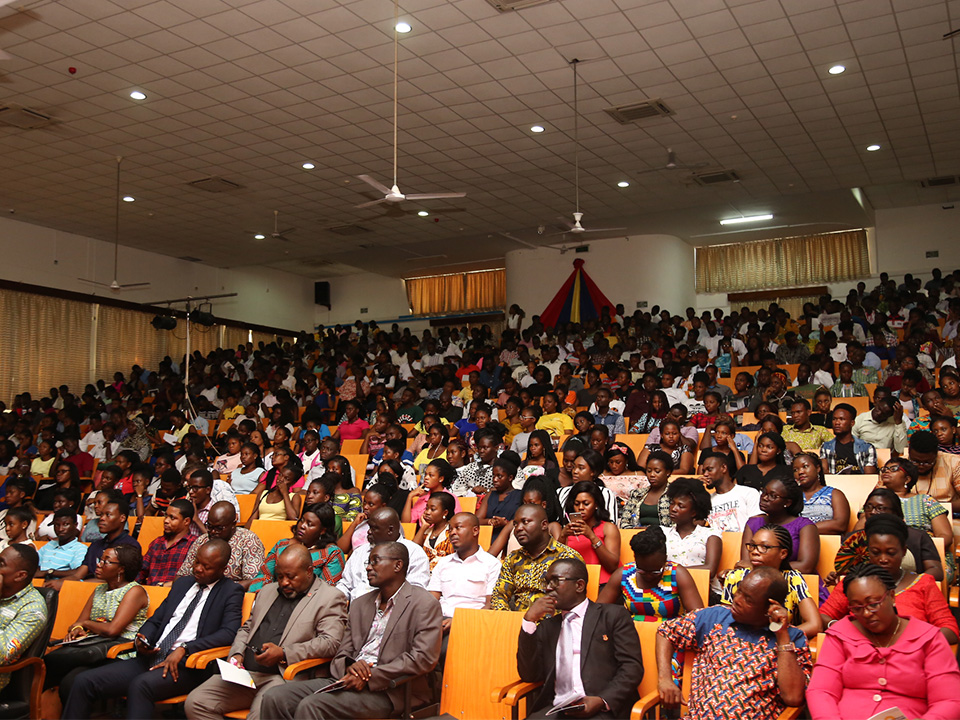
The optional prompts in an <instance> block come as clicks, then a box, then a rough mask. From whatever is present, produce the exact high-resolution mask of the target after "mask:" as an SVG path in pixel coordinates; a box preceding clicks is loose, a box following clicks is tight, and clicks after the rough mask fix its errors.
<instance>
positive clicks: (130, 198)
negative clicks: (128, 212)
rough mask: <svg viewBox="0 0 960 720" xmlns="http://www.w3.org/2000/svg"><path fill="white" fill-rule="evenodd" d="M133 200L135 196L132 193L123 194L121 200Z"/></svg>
mask: <svg viewBox="0 0 960 720" xmlns="http://www.w3.org/2000/svg"><path fill="white" fill-rule="evenodd" d="M134 200H136V198H135V197H134V196H133V195H124V196H123V201H124V202H133V201H134Z"/></svg>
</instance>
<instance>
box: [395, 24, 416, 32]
mask: <svg viewBox="0 0 960 720" xmlns="http://www.w3.org/2000/svg"><path fill="white" fill-rule="evenodd" d="M411 30H413V28H412V27H410V24H409V23H405V22H398V23H397V32H398V33H408V32H410V31H411Z"/></svg>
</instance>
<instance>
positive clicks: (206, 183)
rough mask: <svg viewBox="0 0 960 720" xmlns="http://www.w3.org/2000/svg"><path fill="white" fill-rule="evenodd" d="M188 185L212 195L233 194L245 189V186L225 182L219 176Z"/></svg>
mask: <svg viewBox="0 0 960 720" xmlns="http://www.w3.org/2000/svg"><path fill="white" fill-rule="evenodd" d="M187 185H189V186H190V187H192V188H196V189H197V190H204V191H206V192H212V193H223V192H233V191H234V190H242V189H243V185H239V184H238V183H235V182H231V181H230V180H224V179H223V178H222V177H220V176H219V175H212V176H210V177H206V178H202V179H200V180H194V181H193V182H188V183H187Z"/></svg>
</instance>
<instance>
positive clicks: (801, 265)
mask: <svg viewBox="0 0 960 720" xmlns="http://www.w3.org/2000/svg"><path fill="white" fill-rule="evenodd" d="M869 275H870V256H869V252H868V250H867V233H866V231H864V230H850V231H845V232H836V233H826V234H823V235H808V236H804V237H790V238H775V239H772V240H759V241H756V242H748V243H736V244H733V245H712V246H706V247H700V248H697V292H703V293H713V292H727V293H729V292H743V291H748V290H772V289H776V288H787V287H801V286H804V285H818V284H823V283H832V282H843V281H846V280H857V279H860V278H864V277H868V276H869Z"/></svg>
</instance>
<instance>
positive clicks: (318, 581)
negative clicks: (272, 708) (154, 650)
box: [184, 510, 347, 720]
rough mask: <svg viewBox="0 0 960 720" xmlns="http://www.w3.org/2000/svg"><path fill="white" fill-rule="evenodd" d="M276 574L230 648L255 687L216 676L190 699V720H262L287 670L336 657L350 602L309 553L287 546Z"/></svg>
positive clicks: (235, 662)
mask: <svg viewBox="0 0 960 720" xmlns="http://www.w3.org/2000/svg"><path fill="white" fill-rule="evenodd" d="M330 514H331V515H332V514H333V513H332V510H331V513H330ZM275 576H276V581H273V582H271V583H270V584H269V585H266V586H265V587H264V588H263V589H262V590H261V591H260V592H259V593H258V594H257V602H256V603H255V604H254V606H253V610H252V612H251V613H250V617H249V618H248V619H247V621H246V622H245V623H244V624H243V626H242V627H241V628H240V631H239V632H238V633H237V634H236V637H234V638H233V643H232V644H231V646H230V652H229V662H230V663H231V664H233V665H236V666H238V667H242V668H244V669H245V670H246V671H247V672H249V673H250V676H251V677H252V679H253V682H254V684H255V685H256V687H253V688H251V687H243V686H240V685H237V684H235V683H229V682H226V681H225V680H223V679H222V678H220V677H219V676H218V675H214V676H213V677H211V678H209V679H208V680H206V681H205V682H204V683H203V684H202V685H200V686H199V687H197V688H195V689H194V690H192V691H191V692H190V695H189V696H187V702H186V705H185V708H184V710H185V712H186V715H187V718H189V720H221V719H222V718H223V716H224V715H226V714H227V713H229V712H233V711H236V710H247V718H248V719H249V720H259V719H260V718H261V717H263V715H262V713H261V707H260V705H261V702H262V701H263V696H264V694H265V693H266V691H267V690H269V689H271V688H274V687H279V686H282V685H284V684H286V681H285V680H284V679H283V672H284V670H285V668H286V667H288V666H289V665H292V664H293V663H298V662H301V661H303V660H310V659H313V658H329V657H333V656H334V655H335V654H336V652H337V648H338V647H339V646H340V642H341V640H342V638H343V630H344V625H345V624H346V620H347V600H346V598H345V597H344V596H343V595H342V594H341V593H338V592H337V591H336V590H334V589H333V588H332V587H330V585H329V584H327V583H325V582H324V581H323V579H322V578H321V577H320V576H319V575H318V574H317V573H316V571H315V568H314V559H313V557H312V554H311V553H310V551H309V550H308V549H307V548H305V547H301V546H299V545H291V546H289V547H285V548H284V549H283V550H282V551H281V552H280V553H279V554H278V556H277V558H276V568H275ZM267 717H269V716H267Z"/></svg>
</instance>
